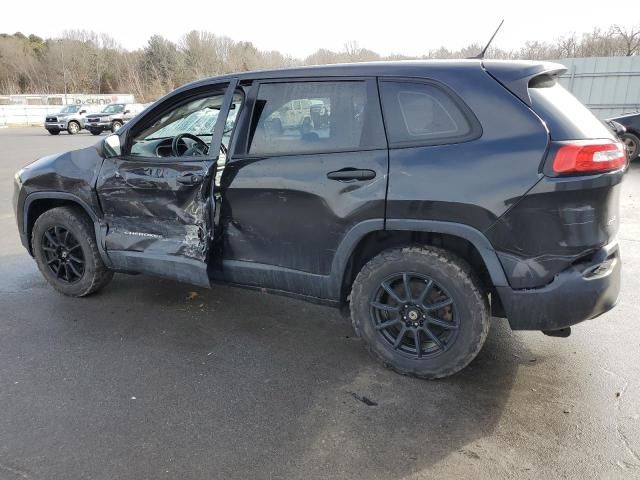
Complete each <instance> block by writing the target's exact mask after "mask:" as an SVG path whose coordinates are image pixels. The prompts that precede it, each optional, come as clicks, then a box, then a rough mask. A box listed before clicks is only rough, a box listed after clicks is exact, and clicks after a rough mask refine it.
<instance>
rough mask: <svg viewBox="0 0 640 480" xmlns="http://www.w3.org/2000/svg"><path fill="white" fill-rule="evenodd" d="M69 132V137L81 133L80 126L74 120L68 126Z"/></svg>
mask: <svg viewBox="0 0 640 480" xmlns="http://www.w3.org/2000/svg"><path fill="white" fill-rule="evenodd" d="M67 131H68V132H69V135H75V134H76V133H78V132H79V131H80V124H79V123H78V122H76V121H74V120H71V121H70V122H69V125H67Z"/></svg>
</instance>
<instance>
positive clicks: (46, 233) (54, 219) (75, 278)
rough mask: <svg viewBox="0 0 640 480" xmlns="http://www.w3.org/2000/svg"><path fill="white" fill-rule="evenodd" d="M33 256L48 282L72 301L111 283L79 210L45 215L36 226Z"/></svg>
mask: <svg viewBox="0 0 640 480" xmlns="http://www.w3.org/2000/svg"><path fill="white" fill-rule="evenodd" d="M31 241H32V243H31V244H32V246H33V254H34V256H35V259H36V263H37V264H38V268H39V269H40V272H41V273H42V275H44V277H45V279H46V280H47V281H48V282H49V283H50V284H51V286H53V288H55V289H56V290H58V291H59V292H61V293H63V294H65V295H69V296H72V297H84V296H86V295H90V294H91V293H94V292H96V291H98V290H100V289H101V288H102V287H104V286H105V285H106V284H107V283H109V282H110V281H111V279H112V278H113V272H112V271H111V270H109V269H108V268H107V267H106V266H105V265H104V263H103V262H102V258H101V257H100V253H99V252H98V246H97V244H96V241H95V235H94V231H93V226H92V225H91V222H90V220H89V218H88V217H87V215H86V214H85V213H84V212H83V211H82V210H80V209H79V208H73V207H58V208H53V209H51V210H48V211H46V212H45V213H43V214H42V215H41V216H40V217H38V220H36V223H35V225H34V226H33V233H32V240H31Z"/></svg>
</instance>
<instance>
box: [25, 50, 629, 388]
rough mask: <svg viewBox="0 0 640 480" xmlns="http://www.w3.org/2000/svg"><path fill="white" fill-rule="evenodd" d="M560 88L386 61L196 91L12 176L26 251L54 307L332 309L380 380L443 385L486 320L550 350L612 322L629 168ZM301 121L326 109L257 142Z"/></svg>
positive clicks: (517, 73)
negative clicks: (548, 340)
mask: <svg viewBox="0 0 640 480" xmlns="http://www.w3.org/2000/svg"><path fill="white" fill-rule="evenodd" d="M565 70H566V69H565V67H564V66H562V65H558V64H553V63H540V62H522V61H491V60H461V61H424V62H389V63H371V64H353V65H334V66H324V67H303V68H297V69H287V70H275V71H262V72H245V73H240V74H234V75H228V76H223V77H214V78H209V79H206V80H202V81H198V82H195V83H191V84H189V85H186V86H183V87H181V88H179V89H177V90H176V91H174V92H173V93H170V94H169V95H167V96H166V97H164V98H162V99H160V100H159V101H157V102H156V103H154V104H153V105H152V106H150V107H149V108H148V109H147V110H146V111H145V112H144V113H143V114H141V115H139V116H138V117H136V118H135V119H133V120H131V121H130V122H129V123H128V124H126V125H125V126H123V127H122V128H120V129H119V130H118V131H117V132H116V133H115V134H113V135H109V136H108V137H106V138H105V139H104V141H103V142H101V144H99V145H98V146H97V147H96V146H94V147H89V148H85V149H81V150H76V151H73V152H68V153H63V154H59V155H52V156H49V157H45V158H43V159H40V160H38V161H36V162H35V163H33V164H31V165H30V166H28V167H26V168H25V169H23V170H21V171H20V172H18V173H17V174H16V177H15V178H16V185H15V194H14V205H15V209H16V215H17V219H18V227H19V232H20V236H21V239H22V243H23V245H24V246H25V248H26V249H27V250H28V251H29V253H31V254H32V255H33V256H34V257H35V260H36V262H37V264H38V267H39V269H40V271H41V272H42V274H43V276H44V277H45V278H46V279H47V281H48V282H49V283H50V284H51V285H52V286H53V287H54V288H56V289H57V290H59V291H60V292H62V293H64V294H65V295H70V296H76V297H81V296H85V295H89V294H91V293H93V292H96V291H98V290H100V289H101V288H103V287H104V286H105V285H107V284H108V283H109V281H110V280H111V278H112V276H113V272H130V273H145V274H151V275H157V276H161V277H166V278H171V279H175V280H178V281H181V282H187V283H191V284H195V285H201V286H207V287H208V286H210V284H211V283H219V282H222V283H229V284H233V285H239V286H245V287H249V288H255V289H262V290H264V291H269V292H275V293H281V294H285V295H294V296H296V297H300V298H304V299H307V300H310V301H312V302H319V303H323V304H328V305H334V306H348V307H349V312H350V316H351V319H352V323H353V327H354V329H355V331H356V332H357V334H358V335H359V336H360V337H361V338H362V340H363V341H364V343H365V344H366V346H367V348H368V349H369V350H370V351H371V352H372V353H373V354H374V355H375V356H376V357H377V358H379V359H380V360H381V361H382V363H383V364H384V365H387V366H389V367H391V368H393V369H394V370H396V371H398V372H401V373H403V374H408V375H414V376H418V377H423V378H439V377H446V376H448V375H451V374H453V373H455V372H457V371H459V370H461V369H462V368H464V367H465V366H466V365H467V364H469V362H471V361H472V360H473V358H474V357H475V356H476V355H477V354H478V352H479V351H480V349H481V347H482V345H483V343H484V341H485V338H486V337H487V332H488V330H489V324H490V321H491V316H492V315H494V316H500V317H506V318H507V319H508V321H509V324H510V326H511V328H512V329H514V330H542V331H543V332H545V333H546V334H548V335H552V336H566V335H568V334H569V331H570V330H569V327H570V326H571V325H573V324H576V323H578V322H581V321H583V320H587V319H591V318H594V317H597V316H598V315H600V314H602V313H604V312H606V311H608V310H609V309H611V308H612V307H613V306H614V304H615V303H616V299H617V297H618V291H619V289H620V268H621V267H620V266H621V263H620V256H619V251H618V244H617V242H616V232H617V231H618V223H619V218H620V216H619V213H618V197H619V193H620V183H621V180H622V178H623V174H624V171H625V168H626V165H627V159H626V152H625V149H624V145H623V144H622V143H621V142H619V141H618V140H617V139H616V138H615V136H614V135H613V134H612V132H610V131H609V130H608V129H607V128H606V127H605V126H604V125H603V124H602V123H601V122H600V121H599V120H598V119H596V118H595V117H594V116H593V115H592V114H591V113H590V112H589V111H588V110H587V109H586V108H585V107H584V106H583V105H582V104H581V103H579V102H578V101H577V100H576V99H575V98H574V97H573V96H572V95H571V94H570V93H568V92H567V91H566V90H565V89H564V88H563V87H562V86H560V85H559V84H558V83H557V82H556V78H557V77H558V75H560V74H562V73H563V72H564V71H565ZM298 100H300V101H305V103H306V102H307V101H308V105H310V106H311V105H315V104H318V105H319V104H320V101H322V107H323V108H322V112H319V115H318V122H317V123H318V125H315V124H314V121H311V122H308V125H307V126H306V128H292V129H289V128H281V129H275V128H271V127H270V125H271V124H272V121H273V119H274V118H282V112H283V111H286V106H287V105H289V104H290V103H291V102H295V101H298ZM316 101H317V102H316ZM310 108H311V107H310ZM496 112H500V115H496ZM382 113H384V115H382ZM321 116H324V117H325V118H324V119H323V120H322V121H320V120H319V119H320V117H321ZM283 314H291V315H295V316H299V314H298V313H296V312H290V311H289V312H283Z"/></svg>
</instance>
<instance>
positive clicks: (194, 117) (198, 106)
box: [131, 90, 242, 157]
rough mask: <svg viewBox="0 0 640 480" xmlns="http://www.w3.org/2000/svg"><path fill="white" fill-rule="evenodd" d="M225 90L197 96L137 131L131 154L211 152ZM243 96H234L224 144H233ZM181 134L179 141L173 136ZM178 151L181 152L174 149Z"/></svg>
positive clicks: (153, 154)
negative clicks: (210, 148) (210, 145)
mask: <svg viewBox="0 0 640 480" xmlns="http://www.w3.org/2000/svg"><path fill="white" fill-rule="evenodd" d="M223 98H224V90H222V91H220V92H219V93H216V94H211V95H199V96H194V97H192V98H191V99H189V100H186V101H184V102H182V103H180V104H178V105H176V106H174V107H172V108H171V109H169V110H167V111H166V112H163V113H162V114H161V115H160V116H159V117H154V118H153V119H152V120H151V124H147V125H142V127H141V130H139V131H138V132H136V133H134V137H133V139H132V143H131V155H133V156H143V157H170V156H202V155H208V154H209V144H210V143H211V138H212V136H213V129H214V127H215V125H216V121H217V120H218V113H219V111H220V107H221V106H222V100H223ZM241 103H242V95H241V94H240V93H236V94H235V95H234V97H233V103H232V105H231V110H230V111H229V115H228V116H227V120H226V124H225V127H224V133H223V137H222V143H223V145H224V146H225V147H228V146H229V141H230V138H231V133H232V131H233V128H234V126H235V121H236V116H237V114H238V110H239V109H240V105H241ZM177 136H181V138H180V139H179V140H178V142H177V144H175V145H173V139H174V138H176V137H177ZM174 148H175V150H177V151H174Z"/></svg>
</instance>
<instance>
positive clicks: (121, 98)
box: [0, 93, 135, 126]
mask: <svg viewBox="0 0 640 480" xmlns="http://www.w3.org/2000/svg"><path fill="white" fill-rule="evenodd" d="M134 101H135V99H134V96H133V95H131V94H129V93H114V94H108V95H91V94H89V95H85V94H76V93H73V94H72V93H69V94H67V95H65V94H49V95H44V94H43V95H0V126H8V125H43V124H44V117H45V116H47V115H48V114H50V113H57V112H59V111H60V109H61V108H62V107H63V106H64V105H80V104H84V103H88V104H92V105H99V106H100V107H102V106H106V105H108V104H110V103H134Z"/></svg>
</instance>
